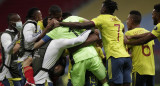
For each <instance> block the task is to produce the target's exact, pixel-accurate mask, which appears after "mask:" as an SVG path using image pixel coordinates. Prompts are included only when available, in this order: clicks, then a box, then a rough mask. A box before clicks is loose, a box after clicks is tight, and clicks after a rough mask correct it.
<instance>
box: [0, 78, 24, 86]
mask: <svg viewBox="0 0 160 86" xmlns="http://www.w3.org/2000/svg"><path fill="white" fill-rule="evenodd" d="M2 83H3V84H4V86H23V85H21V82H20V81H13V80H8V79H6V78H5V79H4V80H3V81H2Z"/></svg>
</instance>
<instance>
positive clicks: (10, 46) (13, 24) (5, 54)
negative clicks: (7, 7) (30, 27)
mask: <svg viewBox="0 0 160 86" xmlns="http://www.w3.org/2000/svg"><path fill="white" fill-rule="evenodd" d="M21 28H22V22H21V18H20V16H19V15H18V14H16V13H11V14H9V15H8V29H6V31H5V32H3V34H2V35H1V43H2V45H1V47H2V58H3V59H5V60H3V61H4V62H3V66H2V67H1V68H2V70H1V72H0V81H2V83H3V84H4V85H5V86H10V85H11V84H13V85H14V86H21V82H20V80H21V78H20V74H19V71H18V66H17V51H18V50H19V48H20V45H19V44H16V41H17V40H18V36H17V34H18V31H19V30H20V29H21ZM11 82H12V83H11Z"/></svg>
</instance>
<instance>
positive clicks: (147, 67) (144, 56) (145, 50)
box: [126, 28, 155, 75]
mask: <svg viewBox="0 0 160 86" xmlns="http://www.w3.org/2000/svg"><path fill="white" fill-rule="evenodd" d="M146 32H149V31H148V30H146V29H144V28H135V29H133V30H130V31H127V32H126V35H128V36H131V35H139V34H143V33H146ZM153 45H154V40H152V41H150V42H148V43H147V44H144V45H137V46H128V47H129V48H131V52H132V65H133V70H132V71H133V72H138V73H139V74H141V75H146V74H147V75H155V63H154V53H153Z"/></svg>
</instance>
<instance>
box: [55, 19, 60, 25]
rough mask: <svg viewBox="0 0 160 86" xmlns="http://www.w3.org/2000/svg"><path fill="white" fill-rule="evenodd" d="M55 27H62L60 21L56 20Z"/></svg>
mask: <svg viewBox="0 0 160 86" xmlns="http://www.w3.org/2000/svg"><path fill="white" fill-rule="evenodd" d="M54 25H55V26H54V27H59V26H60V24H59V21H57V20H56V19H54Z"/></svg>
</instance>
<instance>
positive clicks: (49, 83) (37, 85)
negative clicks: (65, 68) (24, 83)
mask: <svg viewBox="0 0 160 86" xmlns="http://www.w3.org/2000/svg"><path fill="white" fill-rule="evenodd" d="M36 86H53V83H52V82H45V83H44V84H36Z"/></svg>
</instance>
